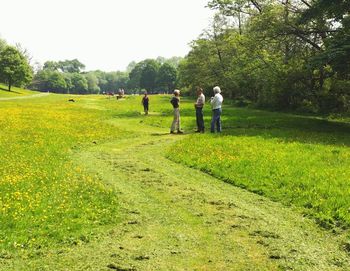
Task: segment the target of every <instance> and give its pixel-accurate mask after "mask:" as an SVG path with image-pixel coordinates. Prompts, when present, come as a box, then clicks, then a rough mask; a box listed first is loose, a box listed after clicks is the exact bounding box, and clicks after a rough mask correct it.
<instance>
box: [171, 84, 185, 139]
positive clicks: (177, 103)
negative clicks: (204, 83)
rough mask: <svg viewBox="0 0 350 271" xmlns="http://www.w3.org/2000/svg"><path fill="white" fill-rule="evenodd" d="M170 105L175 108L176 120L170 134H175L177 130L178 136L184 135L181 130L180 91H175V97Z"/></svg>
mask: <svg viewBox="0 0 350 271" xmlns="http://www.w3.org/2000/svg"><path fill="white" fill-rule="evenodd" d="M170 103H171V104H172V105H173V108H174V120H173V123H172V124H171V128H170V133H171V134H174V133H175V130H177V133H178V134H182V133H183V132H182V131H181V129H180V90H178V89H175V90H174V96H173V97H172V98H171V100H170Z"/></svg>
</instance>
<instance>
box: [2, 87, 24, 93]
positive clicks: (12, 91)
mask: <svg viewBox="0 0 350 271" xmlns="http://www.w3.org/2000/svg"><path fill="white" fill-rule="evenodd" d="M0 90H4V91H7V92H10V93H16V94H22V93H20V92H17V91H14V90H9V89H8V88H4V87H0Z"/></svg>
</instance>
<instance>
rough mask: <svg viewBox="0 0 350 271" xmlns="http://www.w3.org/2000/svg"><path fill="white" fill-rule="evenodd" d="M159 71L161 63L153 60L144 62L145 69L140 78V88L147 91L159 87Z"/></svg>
mask: <svg viewBox="0 0 350 271" xmlns="http://www.w3.org/2000/svg"><path fill="white" fill-rule="evenodd" d="M158 71H159V63H158V62H157V61H155V60H153V59H147V60H145V61H144V67H143V69H142V72H141V77H140V87H141V88H144V89H146V90H147V91H151V90H154V89H155V88H156V86H157V81H156V80H157V75H158Z"/></svg>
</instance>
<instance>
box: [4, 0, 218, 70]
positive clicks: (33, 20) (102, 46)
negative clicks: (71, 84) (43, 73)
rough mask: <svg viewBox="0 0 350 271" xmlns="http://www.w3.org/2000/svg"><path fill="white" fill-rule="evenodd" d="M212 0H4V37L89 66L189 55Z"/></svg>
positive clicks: (43, 56)
mask: <svg viewBox="0 0 350 271" xmlns="http://www.w3.org/2000/svg"><path fill="white" fill-rule="evenodd" d="M207 2H208V0H0V8H1V11H2V12H1V15H0V38H2V39H5V40H6V41H7V42H8V43H10V44H13V45H14V44H15V43H21V45H22V46H23V47H24V48H26V49H27V50H28V51H29V53H30V54H31V55H32V56H33V61H32V62H34V61H39V62H40V63H42V64H43V63H44V62H45V61H47V60H54V61H58V60H65V59H74V58H77V59H79V60H80V61H81V62H82V63H84V64H85V65H86V70H94V69H101V70H104V71H115V70H125V69H126V66H127V65H128V64H129V63H130V62H131V61H133V60H134V61H136V62H138V61H141V60H143V59H146V58H156V57H158V56H163V57H167V58H168V57H172V56H185V55H186V54H187V53H188V52H189V50H190V47H189V46H188V43H189V42H191V41H192V40H194V39H196V38H197V37H198V36H199V35H200V34H201V32H202V30H203V29H205V28H207V27H208V25H209V22H210V19H211V17H212V14H213V12H212V11H210V10H209V9H208V8H205V5H206V4H207Z"/></svg>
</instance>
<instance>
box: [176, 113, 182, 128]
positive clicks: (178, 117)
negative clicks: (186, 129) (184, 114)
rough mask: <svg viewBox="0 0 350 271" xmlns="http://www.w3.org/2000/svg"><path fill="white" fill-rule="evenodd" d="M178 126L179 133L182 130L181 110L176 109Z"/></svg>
mask: <svg viewBox="0 0 350 271" xmlns="http://www.w3.org/2000/svg"><path fill="white" fill-rule="evenodd" d="M176 126H177V131H178V132H179V131H180V130H181V125H180V109H179V108H176Z"/></svg>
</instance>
